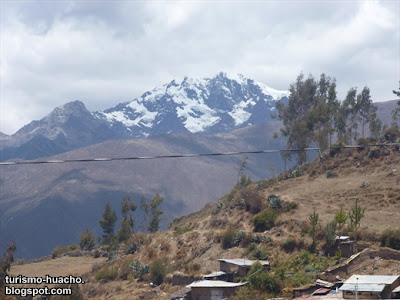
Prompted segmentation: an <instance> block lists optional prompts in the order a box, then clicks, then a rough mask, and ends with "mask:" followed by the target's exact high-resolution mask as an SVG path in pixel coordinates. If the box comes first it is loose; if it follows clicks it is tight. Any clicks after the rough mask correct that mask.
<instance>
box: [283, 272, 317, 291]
mask: <svg viewBox="0 0 400 300" xmlns="http://www.w3.org/2000/svg"><path fill="white" fill-rule="evenodd" d="M314 280H315V278H314V276H313V275H312V274H306V273H304V272H297V273H295V274H294V275H293V276H292V277H290V280H289V282H290V283H291V285H292V286H293V287H300V286H303V285H306V284H310V283H313V282H314Z"/></svg>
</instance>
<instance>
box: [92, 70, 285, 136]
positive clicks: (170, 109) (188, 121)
mask: <svg viewBox="0 0 400 300" xmlns="http://www.w3.org/2000/svg"><path fill="white" fill-rule="evenodd" d="M288 95H289V92H287V91H279V90H275V89H273V88H270V87H269V86H267V85H265V84H262V83H258V82H256V81H254V80H251V79H247V78H245V77H244V76H243V75H242V74H234V73H230V72H219V73H217V74H216V75H215V76H214V77H213V78H189V77H185V78H184V79H183V80H182V81H180V80H179V81H178V80H172V81H170V82H169V83H166V84H164V85H162V86H159V87H155V88H153V89H152V90H151V91H148V92H145V93H143V94H142V96H140V97H139V98H136V99H134V100H132V101H130V102H127V103H120V104H118V105H117V106H115V107H114V108H111V109H107V110H105V111H103V112H96V113H95V116H96V117H97V118H99V119H103V120H105V121H106V122H108V123H109V124H110V126H111V127H113V128H118V130H120V131H121V130H122V131H124V132H125V135H128V136H131V137H143V136H149V135H158V134H166V133H187V132H192V133H205V134H212V133H217V132H225V131H229V130H233V129H235V128H240V127H244V126H247V125H251V124H255V123H259V122H263V121H267V120H269V119H270V113H271V112H272V111H273V110H274V109H275V105H276V100H279V99H280V98H282V97H286V96H288Z"/></svg>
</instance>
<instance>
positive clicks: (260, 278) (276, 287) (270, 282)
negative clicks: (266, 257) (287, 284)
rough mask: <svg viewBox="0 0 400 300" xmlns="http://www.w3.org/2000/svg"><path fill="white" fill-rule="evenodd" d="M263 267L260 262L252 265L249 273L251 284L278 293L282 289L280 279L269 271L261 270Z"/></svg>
mask: <svg viewBox="0 0 400 300" xmlns="http://www.w3.org/2000/svg"><path fill="white" fill-rule="evenodd" d="M262 268H263V267H262V265H261V264H260V263H255V264H253V265H252V266H251V268H250V271H249V274H248V279H249V281H250V284H251V286H252V287H253V288H255V289H257V290H260V291H266V292H270V293H273V294H275V295H276V294H278V293H279V292H280V291H281V289H282V288H281V286H280V284H279V282H278V280H277V279H276V278H275V277H274V276H272V275H271V274H269V273H268V272H265V271H259V270H261V269H262ZM256 272H258V273H256Z"/></svg>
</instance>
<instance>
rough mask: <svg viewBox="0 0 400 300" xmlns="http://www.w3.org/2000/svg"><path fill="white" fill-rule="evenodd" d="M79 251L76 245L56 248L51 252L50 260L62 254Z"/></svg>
mask: <svg viewBox="0 0 400 300" xmlns="http://www.w3.org/2000/svg"><path fill="white" fill-rule="evenodd" d="M76 249H79V246H78V245H76V244H71V245H68V246H57V247H55V248H54V249H53V251H52V252H51V258H56V257H58V256H60V255H62V254H65V253H67V252H70V251H73V250H76Z"/></svg>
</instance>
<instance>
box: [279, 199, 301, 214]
mask: <svg viewBox="0 0 400 300" xmlns="http://www.w3.org/2000/svg"><path fill="white" fill-rule="evenodd" d="M297 207H299V204H298V203H297V202H294V201H291V202H286V204H285V205H284V206H283V211H284V212H289V211H291V210H294V209H296V208H297Z"/></svg>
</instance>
